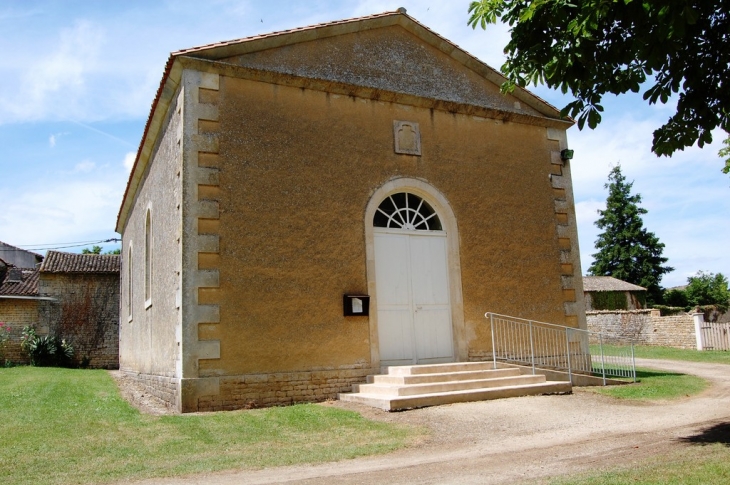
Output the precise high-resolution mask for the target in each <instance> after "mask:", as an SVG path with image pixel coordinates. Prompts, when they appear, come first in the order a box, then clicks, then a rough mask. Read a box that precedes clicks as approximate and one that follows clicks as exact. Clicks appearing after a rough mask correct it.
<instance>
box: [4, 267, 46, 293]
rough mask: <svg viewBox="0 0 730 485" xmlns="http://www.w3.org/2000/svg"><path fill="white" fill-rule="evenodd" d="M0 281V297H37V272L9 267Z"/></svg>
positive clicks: (35, 270)
mask: <svg viewBox="0 0 730 485" xmlns="http://www.w3.org/2000/svg"><path fill="white" fill-rule="evenodd" d="M2 276H3V278H2V279H1V280H0V296H38V270H37V269H23V268H15V267H10V268H8V271H7V272H6V273H5V274H4V275H2Z"/></svg>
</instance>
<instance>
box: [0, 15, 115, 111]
mask: <svg viewBox="0 0 730 485" xmlns="http://www.w3.org/2000/svg"><path fill="white" fill-rule="evenodd" d="M103 41H104V34H103V31H102V29H101V28H100V27H98V26H96V25H94V24H92V23H90V22H87V21H79V22H77V23H76V24H75V25H74V26H73V27H72V28H67V29H63V30H62V31H61V32H60V34H59V39H58V41H57V43H56V44H57V45H56V47H55V49H53V50H52V51H51V53H50V54H46V55H42V56H38V58H37V60H30V61H29V62H27V63H24V64H23V65H22V67H21V68H20V72H19V73H14V74H16V76H17V77H16V78H15V79H13V78H12V75H11V74H9V73H6V74H5V75H6V76H8V77H10V79H6V80H5V81H4V83H6V84H7V83H14V84H15V86H13V88H14V89H16V90H17V92H16V93H15V94H14V95H13V96H9V95H7V96H6V97H5V98H3V99H0V106H1V107H2V111H7V113H5V114H4V116H3V117H4V118H6V120H5V121H6V122H7V121H35V120H41V119H48V118H51V119H63V118H74V117H79V116H83V113H84V107H85V106H87V105H89V104H91V103H90V100H89V99H88V96H87V93H88V82H87V80H88V77H89V76H90V74H91V73H93V72H94V71H96V70H97V69H98V63H99V54H100V52H101V47H102V45H103ZM28 54H29V55H31V53H30V52H28ZM33 55H38V53H33Z"/></svg>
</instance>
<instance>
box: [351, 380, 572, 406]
mask: <svg viewBox="0 0 730 485" xmlns="http://www.w3.org/2000/svg"><path fill="white" fill-rule="evenodd" d="M570 392H571V386H570V383H569V382H554V381H549V382H543V383H537V384H525V385H514V386H503V387H493V388H486V389H485V388H481V389H469V390H460V391H450V392H439V393H429V394H416V395H411V396H386V395H379V394H365V393H352V394H350V393H343V394H340V395H339V399H340V400H342V401H350V402H357V403H361V404H366V405H368V406H373V407H376V408H380V409H383V410H385V411H398V410H403V409H411V408H421V407H426V406H438V405H441V404H451V403H457V402H469V401H485V400H490V399H501V398H507V397H518V396H533V395H539V394H560V393H570Z"/></svg>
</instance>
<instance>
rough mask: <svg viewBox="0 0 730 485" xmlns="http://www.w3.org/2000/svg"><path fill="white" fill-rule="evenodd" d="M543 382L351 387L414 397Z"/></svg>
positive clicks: (514, 379) (538, 378) (525, 378)
mask: <svg viewBox="0 0 730 485" xmlns="http://www.w3.org/2000/svg"><path fill="white" fill-rule="evenodd" d="M543 382H545V376H543V375H539V374H538V375H519V370H518V371H517V375H513V376H506V377H492V378H488V379H472V380H453V381H445V382H427V383H423V384H405V385H398V384H395V385H393V384H382V383H375V384H360V385H355V386H353V391H355V392H359V393H362V394H368V395H384V396H394V397H395V396H414V395H425V394H436V393H445V392H454V391H467V390H473V389H488V388H494V387H512V386H521V385H528V384H539V383H543Z"/></svg>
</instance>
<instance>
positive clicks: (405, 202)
mask: <svg viewBox="0 0 730 485" xmlns="http://www.w3.org/2000/svg"><path fill="white" fill-rule="evenodd" d="M373 226H375V227H384V228H389V229H406V230H409V231H441V230H443V229H442V226H441V220H440V219H439V217H438V215H437V214H436V211H435V210H433V207H431V206H430V205H429V203H428V202H426V201H425V200H423V199H422V198H421V197H419V196H417V195H415V194H411V193H409V192H398V193H396V194H391V195H389V196H388V197H386V198H385V199H383V201H382V202H381V203H380V205H379V206H378V209H377V210H376V211H375V216H373Z"/></svg>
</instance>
